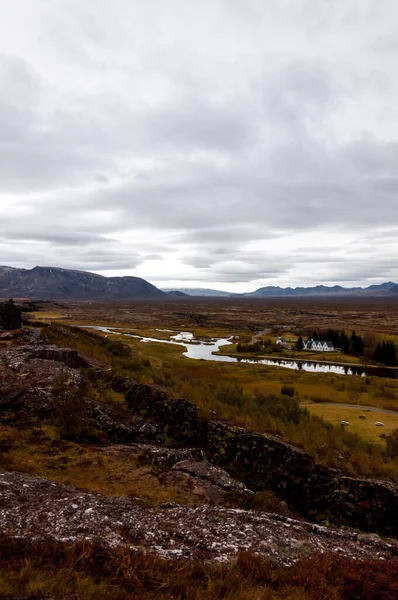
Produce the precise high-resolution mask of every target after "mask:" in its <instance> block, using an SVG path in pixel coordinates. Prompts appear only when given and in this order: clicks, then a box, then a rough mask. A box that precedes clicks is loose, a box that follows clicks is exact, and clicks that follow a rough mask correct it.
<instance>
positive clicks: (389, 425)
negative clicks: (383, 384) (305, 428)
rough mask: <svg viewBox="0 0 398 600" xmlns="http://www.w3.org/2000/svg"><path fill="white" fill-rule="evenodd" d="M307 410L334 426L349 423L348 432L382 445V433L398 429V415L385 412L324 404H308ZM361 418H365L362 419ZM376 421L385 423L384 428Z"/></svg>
mask: <svg viewBox="0 0 398 600" xmlns="http://www.w3.org/2000/svg"><path fill="white" fill-rule="evenodd" d="M305 408H306V409H307V410H308V411H309V412H310V413H312V414H314V415H317V416H318V417H322V418H323V419H325V420H326V421H330V422H331V423H333V425H338V424H339V423H340V422H341V421H347V422H348V423H349V425H348V426H347V431H350V432H351V433H358V434H359V435H361V437H363V438H364V439H366V440H368V441H369V442H374V443H382V444H384V443H385V441H384V440H383V439H382V438H380V437H379V436H380V434H381V433H385V434H389V433H391V432H392V430H393V429H397V428H398V413H397V415H389V414H385V413H384V412H383V411H371V412H369V411H366V409H363V408H361V407H358V408H348V407H344V406H342V405H338V404H336V405H335V406H326V405H324V404H321V403H320V404H308V405H305ZM360 417H365V419H361V418H360ZM376 421H380V422H381V423H384V427H376V425H375V423H376Z"/></svg>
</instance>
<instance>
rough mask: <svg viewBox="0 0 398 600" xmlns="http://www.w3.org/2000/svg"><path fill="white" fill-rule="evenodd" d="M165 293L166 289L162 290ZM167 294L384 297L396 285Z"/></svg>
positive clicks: (191, 290) (394, 290) (275, 287)
mask: <svg viewBox="0 0 398 600" xmlns="http://www.w3.org/2000/svg"><path fill="white" fill-rule="evenodd" d="M164 291H166V289H165V290H164ZM168 291H169V293H171V292H172V293H173V294H174V295H176V294H175V292H181V293H183V294H184V295H185V296H207V297H217V296H220V297H221V296H223V297H239V296H240V297H245V298H250V297H252V298H263V297H264V298H283V297H295V296H296V297H300V296H330V295H336V296H337V295H341V296H347V295H349V296H376V295H380V296H386V295H390V294H396V293H398V284H395V283H393V282H392V281H388V282H386V283H381V284H373V285H370V286H368V287H365V288H362V287H351V288H345V287H343V286H341V285H333V286H326V285H316V286H313V287H296V288H292V287H286V288H283V287H280V286H279V285H269V286H266V287H261V288H259V289H258V290H255V291H254V292H246V293H243V294H236V293H232V292H225V291H219V290H212V289H205V288H197V289H194V288H173V290H168Z"/></svg>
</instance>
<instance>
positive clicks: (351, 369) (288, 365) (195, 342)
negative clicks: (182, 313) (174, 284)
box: [83, 325, 398, 378]
mask: <svg viewBox="0 0 398 600" xmlns="http://www.w3.org/2000/svg"><path fill="white" fill-rule="evenodd" d="M83 327H84V328H85V329H94V330H97V331H101V332H103V333H107V334H108V335H112V334H118V335H126V336H130V337H134V338H136V339H139V340H141V342H143V343H149V342H157V343H160V344H174V345H177V346H183V347H185V352H183V356H185V357H187V358H192V359H194V360H211V361H214V362H229V363H231V362H235V363H246V364H253V365H269V366H273V367H281V368H284V369H291V370H294V371H306V372H308V373H333V374H336V375H357V376H362V377H364V376H367V375H377V376H379V377H390V378H397V374H398V371H396V370H392V369H385V368H382V367H380V368H379V367H363V366H357V365H352V366H348V365H344V366H343V365H334V364H324V363H316V362H306V361H305V360H284V359H281V358H275V359H269V358H244V357H234V356H224V355H220V354H214V353H215V352H218V351H219V350H220V348H221V347H223V346H228V345H230V344H232V342H231V339H230V338H213V339H210V340H205V341H203V340H199V339H197V338H195V337H194V335H193V333H191V332H190V331H180V332H179V333H177V334H176V335H172V336H171V337H170V339H168V340H162V339H158V338H152V337H145V336H141V335H138V334H137V333H133V331H135V330H131V333H130V332H129V330H128V329H126V328H121V327H103V326H100V325H90V326H88V325H85V326H83ZM159 331H169V332H170V333H171V330H159Z"/></svg>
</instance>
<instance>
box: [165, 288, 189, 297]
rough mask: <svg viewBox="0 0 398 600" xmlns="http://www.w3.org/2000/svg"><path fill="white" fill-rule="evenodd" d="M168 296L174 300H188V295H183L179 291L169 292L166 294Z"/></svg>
mask: <svg viewBox="0 0 398 600" xmlns="http://www.w3.org/2000/svg"><path fill="white" fill-rule="evenodd" d="M167 294H168V295H169V296H175V297H176V298H190V295H189V294H185V292H181V291H180V290H171V291H170V292H167Z"/></svg>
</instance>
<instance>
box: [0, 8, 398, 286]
mask: <svg viewBox="0 0 398 600" xmlns="http://www.w3.org/2000/svg"><path fill="white" fill-rule="evenodd" d="M397 64H398V4H397V2H396V0H376V1H373V0H267V1H264V0H201V2H197V1H194V0H167V2H166V1H164V0H145V2H143V1H142V0H68V2H65V1H64V0H34V1H33V0H0V264H2V265H10V266H14V267H24V268H31V267H34V266H35V265H47V266H48V265H50V266H59V267H64V268H71V269H80V270H87V271H93V272H96V273H100V274H102V275H107V276H113V275H135V276H139V277H144V278H145V279H147V280H148V281H150V282H151V283H153V284H155V285H157V286H158V287H206V288H216V289H224V290H228V291H234V292H244V291H251V290H255V289H257V288H259V287H262V286H266V285H281V286H288V285H291V286H298V285H316V284H320V283H322V284H326V285H334V284H342V285H344V286H350V285H370V284H373V283H380V282H383V281H390V280H392V281H395V282H398V261H397V256H398V69H397Z"/></svg>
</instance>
